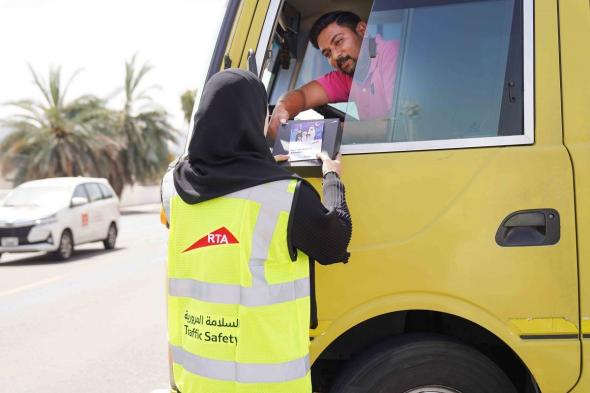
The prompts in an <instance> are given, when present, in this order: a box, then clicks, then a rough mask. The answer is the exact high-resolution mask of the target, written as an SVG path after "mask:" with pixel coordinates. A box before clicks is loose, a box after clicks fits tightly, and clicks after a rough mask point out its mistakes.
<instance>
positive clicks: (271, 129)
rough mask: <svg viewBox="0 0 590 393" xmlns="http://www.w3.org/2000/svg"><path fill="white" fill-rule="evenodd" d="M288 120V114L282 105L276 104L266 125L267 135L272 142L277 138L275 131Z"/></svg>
mask: <svg viewBox="0 0 590 393" xmlns="http://www.w3.org/2000/svg"><path fill="white" fill-rule="evenodd" d="M287 120H289V112H288V111H287V109H286V108H285V107H284V106H283V105H282V104H277V106H275V109H274V111H272V116H271V117H270V123H269V124H268V135H269V136H270V138H271V139H272V140H273V141H274V140H275V139H276V136H277V131H278V129H279V126H280V125H281V124H282V123H286V122H287Z"/></svg>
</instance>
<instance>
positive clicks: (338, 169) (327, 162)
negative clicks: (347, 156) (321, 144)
mask: <svg viewBox="0 0 590 393" xmlns="http://www.w3.org/2000/svg"><path fill="white" fill-rule="evenodd" d="M317 157H318V158H319V159H320V160H322V175H323V176H325V175H326V173H328V172H335V173H336V174H337V175H338V177H340V175H341V174H342V165H341V163H340V161H341V159H342V154H340V153H338V155H337V156H336V159H335V160H332V159H331V158H330V156H329V155H328V153H326V152H325V151H323V152H321V153H320V154H318V155H317Z"/></svg>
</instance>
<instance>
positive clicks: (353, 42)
mask: <svg viewBox="0 0 590 393" xmlns="http://www.w3.org/2000/svg"><path fill="white" fill-rule="evenodd" d="M366 30H367V23H366V22H365V21H362V20H361V19H360V17H359V16H358V15H356V14H354V13H352V12H348V11H334V12H330V13H327V14H325V15H323V16H321V17H320V18H319V19H318V20H317V21H316V22H315V23H314V24H313V26H312V28H311V31H310V34H309V36H310V38H309V39H310V41H311V43H312V45H313V46H314V47H316V48H317V49H319V50H320V51H321V52H322V54H323V55H324V56H325V57H326V59H327V61H328V62H329V63H330V65H331V66H332V67H333V68H334V69H335V70H334V71H332V72H329V73H328V74H326V75H324V76H322V77H320V78H319V79H317V80H314V81H311V82H309V83H307V84H305V85H303V86H301V87H300V88H299V89H296V90H292V91H289V92H287V93H285V94H284V95H283V96H282V97H281V98H280V99H279V101H278V103H277V105H276V107H275V109H274V111H273V113H272V117H271V120H270V127H269V132H270V133H271V135H272V136H273V137H274V135H275V134H276V130H277V128H278V126H279V124H280V123H281V122H285V121H287V120H288V119H289V118H292V117H294V116H296V115H297V114H298V113H299V112H302V111H304V110H307V109H311V108H315V107H318V106H321V105H325V104H328V103H334V102H348V101H353V102H354V103H355V104H356V106H357V109H358V114H359V118H360V119H361V120H378V119H383V118H388V117H389V115H390V113H391V108H392V102H393V90H394V83H395V76H396V70H397V57H398V52H399V41H397V40H393V41H385V40H383V39H382V38H381V36H379V35H377V36H376V37H374V38H371V37H365V33H366ZM365 39H366V40H367V42H366V43H365V45H362V44H363V40H365ZM361 48H363V49H362V52H363V53H361ZM364 52H366V53H364ZM353 76H354V78H353Z"/></svg>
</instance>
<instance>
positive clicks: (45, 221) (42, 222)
mask: <svg viewBox="0 0 590 393" xmlns="http://www.w3.org/2000/svg"><path fill="white" fill-rule="evenodd" d="M55 222H57V214H53V215H51V216H49V217H45V218H40V219H38V220H35V225H45V224H53V223H55Z"/></svg>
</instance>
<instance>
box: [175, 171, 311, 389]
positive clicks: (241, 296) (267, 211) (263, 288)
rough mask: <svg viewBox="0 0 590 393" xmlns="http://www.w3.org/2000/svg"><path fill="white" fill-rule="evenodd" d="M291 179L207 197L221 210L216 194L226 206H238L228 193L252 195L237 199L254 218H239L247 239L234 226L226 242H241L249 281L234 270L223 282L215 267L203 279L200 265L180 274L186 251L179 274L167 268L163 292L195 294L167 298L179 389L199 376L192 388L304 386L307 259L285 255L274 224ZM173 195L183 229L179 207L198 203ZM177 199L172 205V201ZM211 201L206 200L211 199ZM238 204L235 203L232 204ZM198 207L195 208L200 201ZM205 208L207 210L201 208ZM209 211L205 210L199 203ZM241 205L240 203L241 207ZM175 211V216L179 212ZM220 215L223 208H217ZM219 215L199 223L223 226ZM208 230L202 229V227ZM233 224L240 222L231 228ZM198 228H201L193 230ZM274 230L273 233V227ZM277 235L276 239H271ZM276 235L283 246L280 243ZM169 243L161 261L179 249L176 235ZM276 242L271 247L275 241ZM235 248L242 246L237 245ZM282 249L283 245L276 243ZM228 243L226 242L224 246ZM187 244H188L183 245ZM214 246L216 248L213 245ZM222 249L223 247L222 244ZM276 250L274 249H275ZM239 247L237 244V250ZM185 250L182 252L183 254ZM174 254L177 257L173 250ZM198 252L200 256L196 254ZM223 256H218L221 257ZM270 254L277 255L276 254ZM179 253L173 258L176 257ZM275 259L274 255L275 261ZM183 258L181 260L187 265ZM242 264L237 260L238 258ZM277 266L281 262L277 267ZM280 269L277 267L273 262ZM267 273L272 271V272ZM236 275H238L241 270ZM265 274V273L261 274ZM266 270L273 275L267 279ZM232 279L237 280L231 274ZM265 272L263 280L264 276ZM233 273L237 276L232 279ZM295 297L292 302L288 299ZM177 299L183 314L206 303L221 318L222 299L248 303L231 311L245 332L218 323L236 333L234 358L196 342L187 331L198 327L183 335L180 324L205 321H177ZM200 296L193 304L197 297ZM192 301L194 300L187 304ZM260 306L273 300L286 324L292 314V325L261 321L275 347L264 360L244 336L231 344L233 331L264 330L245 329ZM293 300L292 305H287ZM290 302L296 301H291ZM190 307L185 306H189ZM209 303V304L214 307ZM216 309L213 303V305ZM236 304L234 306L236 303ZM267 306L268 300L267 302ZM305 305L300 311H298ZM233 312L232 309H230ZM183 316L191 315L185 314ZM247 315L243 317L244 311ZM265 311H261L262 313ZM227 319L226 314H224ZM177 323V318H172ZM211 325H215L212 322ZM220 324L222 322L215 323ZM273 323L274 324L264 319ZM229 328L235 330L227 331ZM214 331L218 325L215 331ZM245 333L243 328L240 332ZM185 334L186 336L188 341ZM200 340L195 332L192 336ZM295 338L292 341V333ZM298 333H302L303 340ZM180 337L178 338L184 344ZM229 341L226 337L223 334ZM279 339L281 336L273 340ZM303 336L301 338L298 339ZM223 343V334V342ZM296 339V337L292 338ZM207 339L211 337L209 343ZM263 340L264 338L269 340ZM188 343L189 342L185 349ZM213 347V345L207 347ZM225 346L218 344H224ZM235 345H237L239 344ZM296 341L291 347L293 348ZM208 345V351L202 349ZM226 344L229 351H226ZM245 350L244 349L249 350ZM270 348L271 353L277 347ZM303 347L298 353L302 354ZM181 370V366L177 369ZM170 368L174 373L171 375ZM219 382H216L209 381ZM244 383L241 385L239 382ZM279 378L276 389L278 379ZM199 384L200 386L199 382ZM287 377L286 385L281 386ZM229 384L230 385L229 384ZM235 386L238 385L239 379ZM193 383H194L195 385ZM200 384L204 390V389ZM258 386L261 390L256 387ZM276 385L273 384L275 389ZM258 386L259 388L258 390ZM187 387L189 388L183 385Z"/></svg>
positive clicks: (285, 208) (286, 203) (287, 207)
mask: <svg viewBox="0 0 590 393" xmlns="http://www.w3.org/2000/svg"><path fill="white" fill-rule="evenodd" d="M296 183H297V182H296V181H289V180H287V181H277V182H272V183H267V184H262V185H259V186H256V187H251V188H249V189H245V190H240V191H238V192H234V193H232V194H228V195H225V196H223V197H220V198H217V199H216V200H212V201H216V202H215V203H218V205H217V206H223V208H221V209H222V210H220V211H228V210H224V208H225V203H226V202H224V201H228V203H229V204H228V206H242V205H241V204H238V205H235V204H234V203H233V202H231V199H234V198H235V199H241V200H246V201H249V202H255V203H256V205H244V206H245V207H244V209H249V211H250V212H257V213H256V215H255V216H254V215H252V214H251V213H250V215H249V216H248V217H255V221H254V219H250V221H248V223H247V224H244V225H242V227H243V229H242V230H244V229H247V228H250V229H249V230H248V231H251V239H249V243H248V242H246V243H245V244H242V241H243V240H242V239H241V238H240V236H239V233H236V235H238V236H237V237H238V238H240V239H239V243H240V244H233V245H232V247H233V246H237V247H246V248H244V249H245V250H248V251H249V254H246V257H249V259H247V260H246V259H244V260H243V261H244V263H245V262H246V261H247V262H248V269H249V273H250V274H249V275H248V276H247V277H250V275H251V282H249V281H250V279H248V280H247V281H244V280H243V279H242V280H237V279H236V278H235V276H234V279H232V280H230V281H229V282H228V281H227V280H225V279H224V276H219V275H218V273H215V272H213V274H217V278H216V281H217V282H209V281H208V274H210V273H207V274H205V275H203V273H199V274H201V275H202V276H201V277H200V278H199V279H197V278H192V277H191V276H190V275H187V274H186V273H183V272H185V271H186V270H184V269H185V268H186V266H189V267H188V269H190V265H191V264H192V263H193V262H190V261H191V260H192V259H186V258H192V257H190V256H189V255H190V254H182V255H183V257H182V258H185V259H184V261H185V262H184V265H179V266H185V267H183V268H180V270H178V272H180V273H179V274H180V276H174V275H172V276H170V277H169V280H168V294H169V296H170V297H172V298H178V299H190V300H189V301H196V302H202V303H194V304H193V305H191V304H188V303H186V300H184V301H181V302H180V303H178V302H177V301H175V302H173V303H171V304H172V307H171V306H170V305H169V310H170V309H171V308H172V309H173V312H174V313H175V317H174V318H176V319H174V318H173V319H172V322H170V321H169V325H172V326H169V329H170V328H171V329H176V330H174V332H176V333H178V331H179V330H180V331H181V333H178V334H177V335H176V336H174V337H176V341H177V342H176V343H175V342H173V341H172V338H171V343H170V349H171V353H172V359H173V362H174V364H175V367H174V370H175V379H176V382H177V384H178V385H179V387H180V388H181V391H182V386H181V385H183V384H184V385H185V386H192V387H193V389H194V388H195V386H200V384H201V383H202V384H203V387H197V388H196V390H195V391H196V392H207V393H209V392H212V393H217V392H222V391H223V392H224V393H225V392H226V391H227V392H242V391H244V392H246V391H247V392H250V391H252V390H251V389H258V388H256V386H257V385H256V384H272V385H273V388H272V389H269V390H268V391H272V392H279V391H280V392H283V391H285V392H287V391H288V392H289V393H292V391H293V389H295V390H297V391H298V392H302V393H303V392H310V391H311V383H310V378H309V369H310V365H309V349H308V343H309V341H308V337H307V335H308V329H307V328H308V324H309V319H308V317H309V315H307V320H306V321H305V323H301V321H302V320H303V319H304V318H305V317H303V315H304V314H305V312H307V314H308V310H309V295H310V283H309V272H308V266H307V265H306V266H305V270H302V269H303V268H304V266H303V264H304V263H305V264H307V257H306V256H305V255H304V254H303V253H301V252H298V260H297V261H296V262H292V261H291V260H290V257H289V250H288V248H287V245H286V237H287V233H286V232H285V233H284V239H283V236H282V234H281V231H285V230H286V226H285V216H284V215H283V216H281V214H285V213H286V214H287V216H288V214H290V211H291V205H292V202H293V197H294V190H295V185H296ZM173 198H175V199H174V200H173V203H171V207H172V208H171V212H170V215H171V217H170V218H171V225H173V226H174V225H180V226H181V229H182V230H183V231H184V230H185V229H186V230H190V222H189V220H187V219H185V217H186V215H190V216H192V215H193V213H192V210H187V209H197V210H195V215H194V217H198V214H197V212H199V211H200V210H198V209H200V204H197V205H192V206H190V205H186V204H185V203H184V202H183V201H182V200H181V199H180V198H179V197H178V196H174V197H173ZM205 203H207V202H203V204H205ZM219 203H221V205H219ZM177 204H178V205H177ZM175 206H180V207H182V208H181V209H180V210H179V211H182V212H185V213H184V214H185V215H183V214H181V213H176V214H177V215H175ZM212 206H213V205H212ZM252 206H256V209H257V210H252ZM238 209H239V208H238ZM201 210H202V209H201ZM205 210H207V209H206V208H205ZM207 211H209V210H207ZM245 211H248V210H245ZM240 214H241V213H240V212H239V210H238V211H236V216H235V217H242V216H241V215H240ZM179 215H180V217H179ZM221 215H223V213H222V214H221ZM214 217H217V215H216V214H215V215H214ZM279 217H282V218H281V222H282V224H281V225H282V226H281V228H283V229H281V230H279V231H278V232H277V228H278V227H277V223H278V221H279ZM210 219H211V217H209V216H208V217H207V218H206V219H205V218H204V220H210ZM219 220H220V219H218V218H214V219H211V224H210V225H209V224H207V226H211V228H210V230H211V231H213V230H215V229H217V228H218V227H220V226H224V225H225V224H224V223H223V222H220V221H219ZM177 223H181V224H177ZM234 227H235V228H239V227H240V226H239V225H236V224H235V223H234ZM175 230H179V228H178V226H176V227H175ZM208 230H209V229H208ZM237 230H238V231H239V230H240V229H237ZM200 231H202V229H201V230H200ZM275 232H276V233H275ZM202 235H203V234H202V233H200V234H195V236H196V237H195V239H197V238H198V237H200V236H202ZM277 239H279V240H277ZM275 241H279V243H276V244H275V243H274V242H275ZM283 243H285V244H284V246H283ZM174 244H176V248H177V249H176V250H169V252H170V258H169V263H174V261H175V260H176V259H175V258H177V257H176V255H180V254H181V253H182V251H184V250H185V249H186V248H183V247H185V246H188V245H190V244H188V245H185V244H184V243H183V244H180V243H174ZM221 247H226V246H223V245H222V246H221ZM247 247H251V248H250V249H248V248H247ZM271 247H272V250H274V251H272V252H273V257H272V258H271V259H270V260H271V261H273V262H272V266H271V271H270V273H269V271H268V269H269V267H268V263H267V260H269V254H270V250H271ZM277 247H278V248H277ZM233 249H234V250H236V249H235V248H233ZM239 249H240V250H241V249H242V248H239ZM278 249H280V250H279V251H277V250H278ZM283 249H284V250H283ZM216 250H219V252H222V254H221V255H225V254H223V252H225V251H223V250H224V249H223V248H218V249H216ZM228 250H230V249H228ZM190 252H193V251H190ZM198 252H201V251H199V250H197V251H196V253H198ZM203 252H207V250H205V251H203ZM216 252H217V251H216ZM227 252H229V251H227ZM196 253H195V254H194V255H198V254H196ZM277 253H278V256H277ZM239 254H240V255H243V254H241V252H240V253H239ZM184 255H186V256H184ZM202 255H217V254H202ZM227 255H228V257H229V255H234V257H232V258H235V255H236V254H235V252H234V253H233V254H227ZM178 258H180V257H178ZM201 258H202V257H201ZM222 258H223V257H222ZM277 258H278V259H277ZM303 258H305V261H303ZM231 260H232V259H228V260H227V261H231ZM179 261H180V260H179ZM199 261H201V262H200V263H203V261H206V259H199ZM281 261H282V262H281ZM211 263H215V261H214V260H212V261H211ZM294 263H298V265H297V266H298V267H297V270H290V267H293V266H295V265H294ZM187 264H188V265H187ZM243 266H245V265H243ZM277 266H278V269H279V270H278V273H277V270H276V269H277ZM281 266H283V267H282V268H281ZM281 269H282V270H281ZM173 271H177V270H175V269H173ZM222 271H225V270H218V271H217V272H222ZM290 271H293V272H295V271H296V272H298V273H297V275H295V276H290V274H292V273H289V272H290ZM265 274H267V275H268V274H271V276H267V275H265ZM273 274H274V276H273ZM276 274H279V275H278V276H276ZM242 277H243V276H242ZM268 277H270V279H269V278H268ZM273 277H274V279H273ZM289 277H292V278H291V279H289ZM236 280H237V281H236ZM269 280H270V282H269ZM219 281H222V282H223V281H226V282H223V283H220V282H219ZM240 281H241V284H240V283H239V282H240ZM248 283H250V285H247V284H248ZM295 302H297V305H295V304H296V303H295ZM299 302H304V303H299ZM183 304H186V307H188V308H187V309H186V310H187V311H186V312H187V313H189V314H188V315H190V314H198V313H199V312H203V311H198V310H203V307H204V308H205V310H210V311H205V317H206V318H209V316H208V315H209V314H207V313H211V318H212V319H213V315H214V314H215V313H217V312H218V311H219V313H218V315H219V316H224V318H226V321H228V323H230V322H229V319H230V318H232V316H231V315H232V314H229V316H228V314H224V313H225V311H223V310H228V308H227V307H230V308H229V309H230V310H231V309H232V308H231V307H232V306H233V305H236V306H238V307H248V311H247V312H246V313H238V314H236V315H238V316H239V319H238V318H237V317H236V318H235V320H236V321H240V322H241V323H243V325H247V324H248V322H249V323H250V325H249V326H250V330H248V329H246V330H245V331H247V332H249V333H248V334H246V336H240V334H241V332H242V329H243V328H242V325H239V326H240V327H239V328H238V327H237V326H235V327H232V326H231V325H226V326H228V328H227V329H226V330H225V333H224V334H225V335H226V336H227V335H229V334H236V335H237V337H234V338H235V348H236V350H235V351H237V352H236V354H237V353H239V359H240V360H239V361H237V359H238V358H236V357H235V356H237V355H232V354H231V351H230V350H225V349H224V351H225V352H223V353H224V354H225V355H224V356H225V357H223V358H216V357H217V356H218V355H219V353H218V350H217V349H212V348H211V347H209V349H207V348H206V347H201V346H200V345H205V344H199V342H200V341H198V340H197V339H195V338H194V335H195V334H201V333H195V332H191V333H190V334H189V335H190V338H186V334H187V332H188V331H190V329H194V330H195V331H196V330H199V331H200V332H202V331H203V330H206V329H208V328H207V326H205V324H204V323H203V322H202V319H201V322H198V323H197V324H194V323H193V324H192V325H190V323H189V324H188V325H189V327H188V328H187V326H186V325H187V324H185V322H184V319H183V318H182V316H181V315H179V314H180V313H184V312H185V311H184V308H179V307H185V306H184V305H183ZM198 304H201V305H198ZM216 304H219V306H215V305H216ZM290 304H293V306H291V305H290ZM283 305H290V306H288V307H287V308H284V307H283ZM195 307H197V308H195ZM215 307H222V308H220V309H217V308H215ZM257 307H263V308H265V310H264V311H262V312H263V314H260V316H256V315H258V314H257V313H258V311H256V308H257ZM268 307H278V308H277V309H276V313H277V315H280V316H281V318H283V319H282V320H283V324H285V325H286V324H291V322H289V321H288V320H289V319H288V318H291V316H292V319H293V321H294V322H292V323H293V324H294V325H293V326H292V327H291V328H288V329H282V327H283V326H277V329H276V330H275V329H270V330H268V323H266V326H267V330H266V332H267V333H265V334H269V333H270V334H271V335H272V336H273V340H274V341H273V342H274V344H272V345H274V347H273V346H269V348H277V349H276V350H274V349H273V350H272V351H274V352H275V353H274V354H272V353H271V354H269V355H268V356H269V359H268V360H269V361H268V362H267V361H265V360H267V356H265V355H262V356H261V354H265V353H266V352H260V350H256V348H252V344H254V342H253V343H252V344H250V345H249V346H247V347H244V344H242V345H241V346H238V338H239V340H240V341H239V342H240V343H243V342H244V341H242V340H246V341H248V340H253V339H254V340H259V339H260V338H259V337H264V336H259V337H255V338H254V337H253V336H252V333H251V332H252V330H251V327H252V326H258V325H256V324H258V323H262V322H254V321H262V320H259V319H256V318H260V317H261V316H262V315H265V314H264V313H268V312H269V310H270V309H267V308H268ZM293 307H296V308H293ZM297 307H298V308H297ZM191 308H192V311H189V310H191ZM216 310H217V311H216ZM220 310H221V311H220ZM236 310H237V309H236ZM272 310H273V311H272V312H274V308H273V309H272ZM290 310H299V311H290ZM303 311H305V312H303ZM236 312H237V311H236ZM292 312H296V314H297V315H295V314H292ZM253 315H254V316H255V319H251V318H252V316H253ZM285 316H286V317H288V318H284V317H285ZM191 317H193V316H192V315H191ZM201 318H203V315H201ZM249 318H250V319H249ZM264 318H266V317H264ZM231 323H233V322H231ZM252 323H256V324H255V325H252ZM183 324H185V325H184V326H182V325H183ZM174 325H177V326H174ZM212 326H215V325H212ZM220 326H223V325H220ZM271 326H274V325H271ZM234 332H236V333H234ZM220 334H221V333H220ZM244 334H245V333H244ZM191 339H193V340H192V341H191ZM199 340H200V339H199ZM277 340H284V341H286V342H291V344H289V346H288V347H289V348H291V350H290V351H284V350H281V348H280V347H281V346H283V344H280V345H278V346H277ZM293 340H295V341H293ZM303 340H305V341H303ZM185 342H186V345H185V344H184V343H185ZM231 342H233V341H231ZM280 342H283V341H280ZM304 342H305V343H304ZM224 343H227V342H224ZM295 343H298V344H295ZM209 345H211V344H209ZM255 345H267V344H259V343H256V344H255ZM269 345H270V344H269ZM190 348H193V349H190ZM199 348H205V352H202V350H201V349H199ZM215 348H217V347H215ZM224 348H225V347H224ZM239 348H242V349H239ZM244 348H251V349H248V350H247V351H246V350H245V349H244ZM296 348H299V349H297V350H295V349H296ZM207 351H208V352H207ZM228 351H230V352H228ZM249 351H251V352H249ZM249 353H252V354H253V355H251V356H250V355H248V354H249ZM277 353H278V354H279V355H277ZM203 354H206V355H205V356H203ZM302 355H303V356H302ZM252 356H254V358H252V359H255V360H252V359H250V360H248V359H249V357H252ZM270 359H275V361H270ZM279 359H291V360H288V361H278V360H279ZM177 366H180V367H182V369H180V368H177ZM183 370H184V371H183ZM186 373H190V374H194V375H195V376H198V377H199V378H206V379H207V381H203V380H202V379H198V378H197V379H194V380H190V379H186V378H191V377H190V376H189V375H187V374H186ZM177 374H178V375H177ZM215 381H219V382H215ZM216 383H217V384H219V386H218V385H216ZM227 383H233V384H232V385H227ZM242 384H244V385H242ZM283 384H284V385H285V386H284V387H283V388H282V389H284V390H281V388H280V386H282V385H283ZM205 385H206V386H205ZM287 385H288V386H289V387H288V388H287ZM229 386H231V387H229ZM240 386H242V387H240ZM267 387H268V385H264V389H267ZM199 389H201V390H199ZM207 389H208V390H207ZM264 389H263V390H264ZM277 389H278V390H277ZM263 390H260V389H258V390H256V391H257V392H258V391H263ZM264 391H266V390H264ZM191 392H192V390H191Z"/></svg>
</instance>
